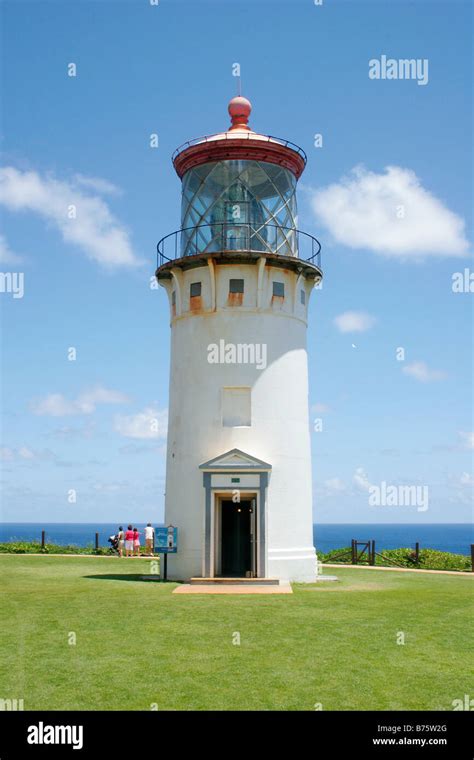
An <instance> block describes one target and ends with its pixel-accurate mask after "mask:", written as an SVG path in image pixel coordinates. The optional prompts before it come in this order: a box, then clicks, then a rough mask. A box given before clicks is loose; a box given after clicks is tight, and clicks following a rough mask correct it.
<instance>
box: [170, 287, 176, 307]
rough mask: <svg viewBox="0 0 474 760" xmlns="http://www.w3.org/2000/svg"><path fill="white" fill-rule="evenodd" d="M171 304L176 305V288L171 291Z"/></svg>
mask: <svg viewBox="0 0 474 760" xmlns="http://www.w3.org/2000/svg"><path fill="white" fill-rule="evenodd" d="M171 306H176V290H173V292H172V293H171Z"/></svg>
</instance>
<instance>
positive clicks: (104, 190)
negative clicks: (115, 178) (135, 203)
mask: <svg viewBox="0 0 474 760" xmlns="http://www.w3.org/2000/svg"><path fill="white" fill-rule="evenodd" d="M74 181H75V182H76V183H77V184H78V185H81V186H82V187H86V188H88V189H91V190H95V191H96V192H98V193H100V194H101V195H121V194H122V190H121V189H120V188H119V187H117V186H116V185H114V184H112V182H109V181H108V180H107V179H102V178H101V177H85V176H84V174H75V175H74Z"/></svg>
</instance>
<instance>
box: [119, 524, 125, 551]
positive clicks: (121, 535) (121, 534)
mask: <svg viewBox="0 0 474 760" xmlns="http://www.w3.org/2000/svg"><path fill="white" fill-rule="evenodd" d="M117 540H118V547H117V548H118V553H119V557H123V546H124V544H125V533H124V532H123V528H122V526H120V527H119V529H118V533H117Z"/></svg>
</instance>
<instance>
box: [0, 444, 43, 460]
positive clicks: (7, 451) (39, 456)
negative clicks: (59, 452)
mask: <svg viewBox="0 0 474 760" xmlns="http://www.w3.org/2000/svg"><path fill="white" fill-rule="evenodd" d="M54 458H55V455H54V454H53V452H52V451H50V450H49V449H41V450H39V449H30V448H29V447H28V446H20V448H18V449H12V448H9V447H8V446H3V447H2V448H0V460H3V461H4V462H18V461H29V462H33V461H38V460H45V459H54Z"/></svg>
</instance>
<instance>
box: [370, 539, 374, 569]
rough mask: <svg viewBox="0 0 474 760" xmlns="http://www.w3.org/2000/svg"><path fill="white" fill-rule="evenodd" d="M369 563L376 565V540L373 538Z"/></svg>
mask: <svg viewBox="0 0 474 760" xmlns="http://www.w3.org/2000/svg"><path fill="white" fill-rule="evenodd" d="M369 564H370V565H375V541H374V540H373V539H372V541H371V548H370V556H369Z"/></svg>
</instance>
